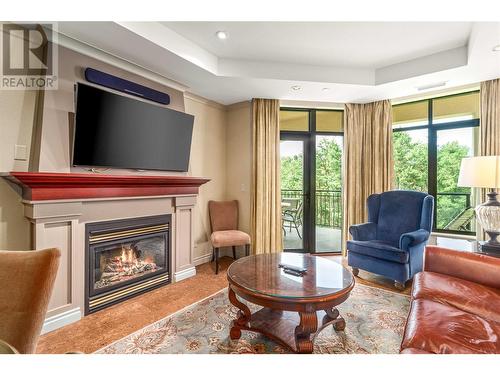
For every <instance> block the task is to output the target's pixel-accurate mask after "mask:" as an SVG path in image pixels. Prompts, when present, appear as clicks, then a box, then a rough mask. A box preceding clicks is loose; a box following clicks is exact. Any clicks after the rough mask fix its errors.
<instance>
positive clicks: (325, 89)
mask: <svg viewBox="0 0 500 375" xmlns="http://www.w3.org/2000/svg"><path fill="white" fill-rule="evenodd" d="M321 91H324V92H326V91H330V88H329V87H323V88H322V89H321Z"/></svg>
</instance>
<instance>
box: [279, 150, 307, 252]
mask: <svg viewBox="0 0 500 375" xmlns="http://www.w3.org/2000/svg"><path fill="white" fill-rule="evenodd" d="M280 155H281V211H282V230H283V248H284V249H285V250H295V251H304V248H305V246H304V203H305V196H306V195H305V189H304V141H303V140H282V141H281V142H280Z"/></svg>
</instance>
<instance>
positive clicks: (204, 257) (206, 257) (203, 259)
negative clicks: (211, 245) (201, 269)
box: [193, 253, 212, 266]
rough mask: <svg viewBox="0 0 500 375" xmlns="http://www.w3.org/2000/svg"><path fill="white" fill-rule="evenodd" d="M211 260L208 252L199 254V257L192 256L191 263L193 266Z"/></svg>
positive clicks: (210, 254)
mask: <svg viewBox="0 0 500 375" xmlns="http://www.w3.org/2000/svg"><path fill="white" fill-rule="evenodd" d="M211 260H212V253H208V254H205V255H200V256H199V257H196V258H194V260H193V264H194V265H195V266H199V265H200V264H204V263H208V262H210V261H211Z"/></svg>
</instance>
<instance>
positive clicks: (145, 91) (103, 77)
mask: <svg viewBox="0 0 500 375" xmlns="http://www.w3.org/2000/svg"><path fill="white" fill-rule="evenodd" d="M85 79H86V80H87V81H89V82H91V83H95V84H97V85H100V86H104V87H107V88H110V89H113V90H117V91H121V92H124V93H126V94H129V95H134V96H138V97H140V98H143V99H148V100H151V101H153V102H156V103H161V104H165V105H168V104H170V96H169V95H168V94H166V93H164V92H161V91H158V90H154V89H152V88H150V87H147V86H143V85H139V84H138V83H135V82H132V81H128V80H126V79H123V78H120V77H116V76H114V75H111V74H108V73H104V72H101V71H99V70H96V69H92V68H86V69H85Z"/></svg>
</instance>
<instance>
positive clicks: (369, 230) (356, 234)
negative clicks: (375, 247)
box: [349, 223, 377, 241]
mask: <svg viewBox="0 0 500 375" xmlns="http://www.w3.org/2000/svg"><path fill="white" fill-rule="evenodd" d="M349 233H351V236H352V239H353V240H354V241H371V240H375V239H376V238H377V224H375V223H364V224H356V225H351V226H350V227H349Z"/></svg>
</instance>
